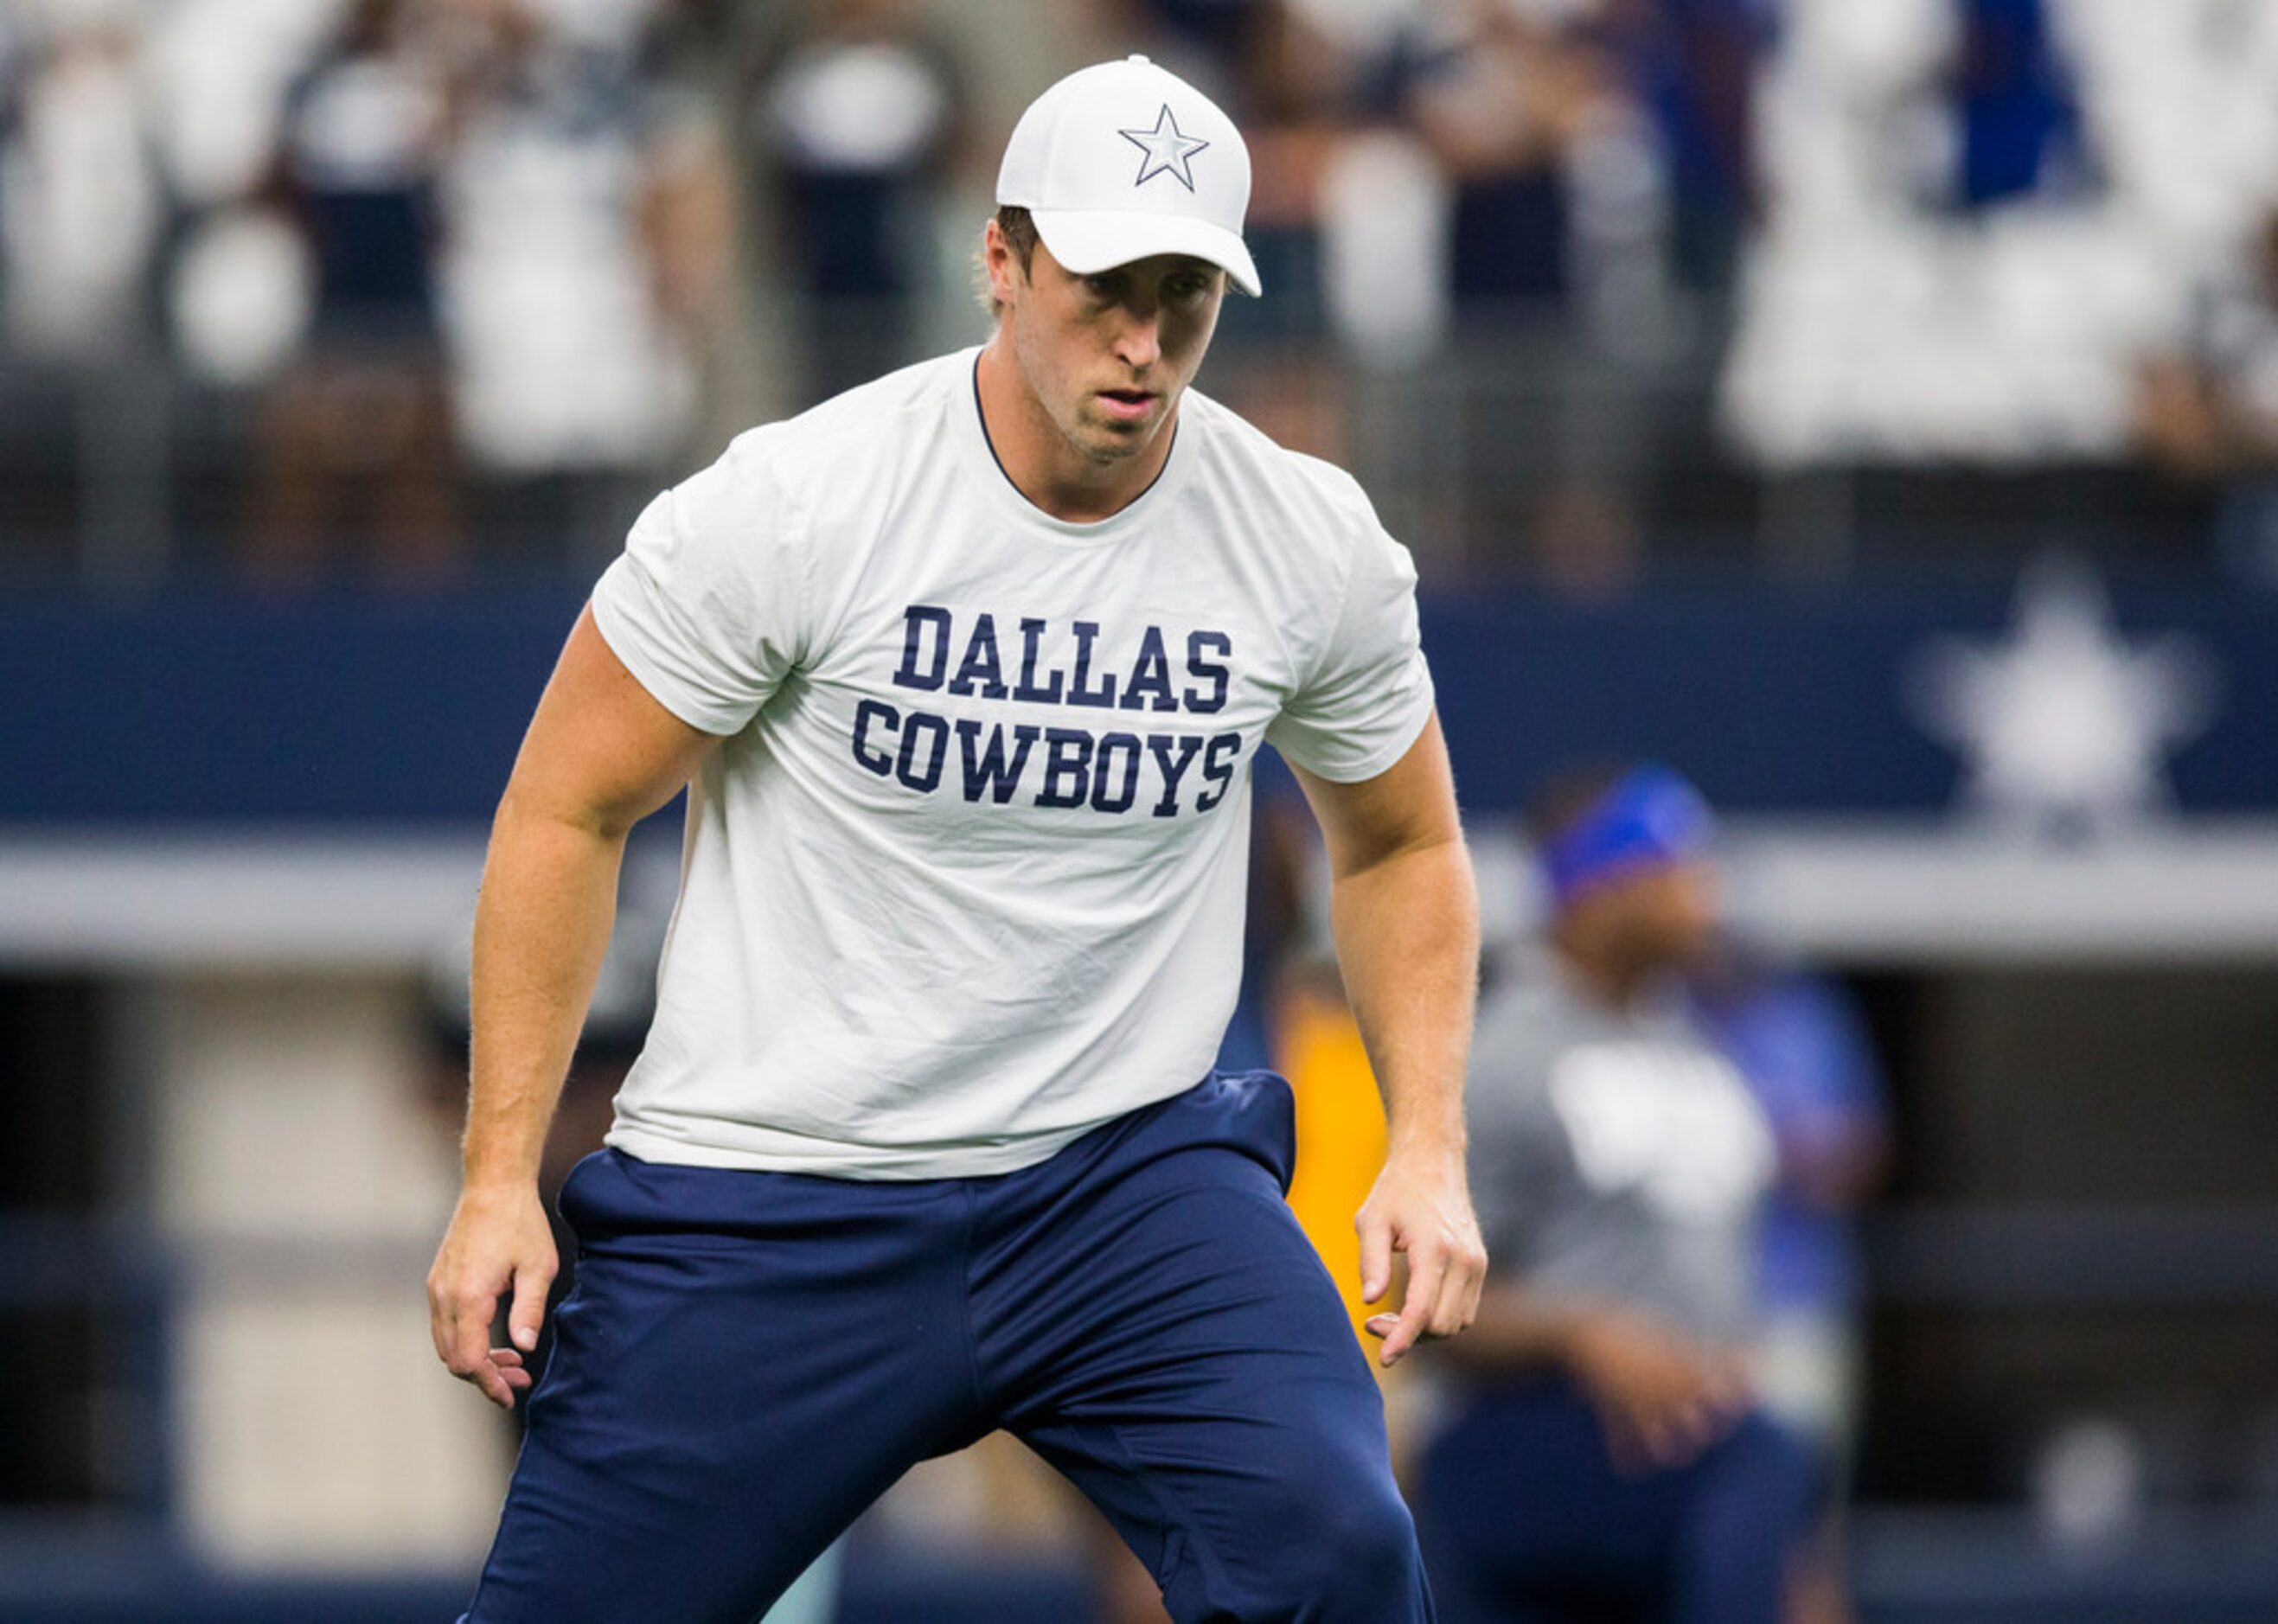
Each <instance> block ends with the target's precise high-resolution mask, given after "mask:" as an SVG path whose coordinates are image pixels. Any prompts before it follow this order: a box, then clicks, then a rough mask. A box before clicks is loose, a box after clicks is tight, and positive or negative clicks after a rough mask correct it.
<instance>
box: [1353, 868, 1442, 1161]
mask: <svg viewBox="0 0 2278 1624" xmlns="http://www.w3.org/2000/svg"><path fill="white" fill-rule="evenodd" d="M1330 918H1331V921H1332V925H1333V927H1334V931H1335V934H1336V942H1337V962H1338V964H1339V966H1340V968H1341V969H1342V972H1343V974H1344V982H1345V994H1346V996H1347V997H1348V998H1349V1000H1350V1001H1351V1003H1352V1007H1353V1015H1354V1018H1355V1019H1356V1020H1357V1022H1358V1023H1359V1026H1360V1033H1361V1041H1362V1042H1363V1043H1364V1044H1365V1046H1366V1047H1367V1049H1368V1056H1369V1063H1370V1064H1371V1065H1372V1066H1373V1067H1374V1069H1375V1071H1376V1078H1377V1086H1378V1087H1379V1088H1380V1090H1381V1091H1382V1092H1383V1094H1384V1109H1385V1117H1386V1121H1387V1126H1388V1134H1387V1139H1388V1146H1389V1151H1390V1154H1392V1155H1402V1154H1404V1153H1407V1152H1410V1151H1414V1152H1418V1153H1422V1154H1453V1155H1458V1156H1460V1155H1462V1153H1463V1149H1464V1066H1465V1064H1466V1063H1467V1061H1468V1058H1469V1054H1470V1048H1471V1033H1472V1003H1473V1001H1474V999H1475V997H1476V995H1477V993H1478V987H1479V901H1478V897H1477V895H1476V893H1475V892H1474V890H1473V888H1472V865H1471V858H1470V856H1469V854H1468V853H1467V852H1466V851H1465V850H1464V844H1463V842H1462V841H1461V840H1460V839H1456V840H1449V841H1444V842H1434V843H1433V844H1429V845H1424V846H1418V847H1412V848H1410V849H1409V850H1404V851H1401V852H1397V853H1395V854H1394V855H1392V856H1390V857H1387V858H1384V859H1383V860H1381V861H1380V862H1377V863H1375V864H1372V865H1370V866H1368V867H1366V868H1363V869H1358V870H1356V871H1354V872H1353V873H1348V874H1345V875H1342V876H1341V877H1340V878H1339V879H1338V880H1337V881H1336V885H1335V888H1334V892H1333V894H1332V896H1331V900H1330Z"/></svg>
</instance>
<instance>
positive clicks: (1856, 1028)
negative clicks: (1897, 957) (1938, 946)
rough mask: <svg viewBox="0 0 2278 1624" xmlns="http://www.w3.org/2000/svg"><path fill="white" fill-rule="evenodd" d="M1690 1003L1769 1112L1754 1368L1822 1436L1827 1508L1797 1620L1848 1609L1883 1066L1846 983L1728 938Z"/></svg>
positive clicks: (1770, 1393)
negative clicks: (1756, 955) (1851, 1501)
mask: <svg viewBox="0 0 2278 1624" xmlns="http://www.w3.org/2000/svg"><path fill="white" fill-rule="evenodd" d="M1692 995H1693V996H1692V1003H1693V1011H1694V1013H1695V1014H1696V1015H1697V1016H1698V1017H1699V1018H1700V1019H1701V1022H1702V1024H1703V1025H1704V1026H1705V1027H1706V1029H1707V1030H1708V1031H1709V1033H1711V1034H1713V1036H1714V1037H1715V1039H1716V1043H1717V1046H1718V1047H1719V1048H1722V1049H1723V1050H1724V1054H1725V1056H1727V1057H1728V1058H1729V1059H1731V1062H1732V1064H1734V1065H1736V1066H1738V1067H1739V1071H1740V1075H1741V1077H1742V1078H1743V1079H1746V1081H1747V1085H1748V1088H1749V1091H1750V1092H1751V1093H1753V1094H1754V1095H1755V1097H1756V1103H1757V1104H1758V1105H1759V1106H1760V1107H1762V1110H1763V1114H1764V1118H1765V1121H1766V1123H1767V1124H1768V1125H1770V1129H1771V1132H1772V1142H1773V1145H1774V1147H1776V1150H1777V1158H1778V1161H1777V1165H1778V1175H1777V1182H1776V1183H1775V1184H1774V1185H1773V1187H1772V1193H1771V1198H1770V1201H1769V1202H1768V1203H1767V1204H1766V1207H1765V1209H1764V1214H1763V1226H1762V1232H1761V1234H1760V1236H1759V1238H1758V1242H1757V1258H1758V1269H1759V1275H1758V1280H1757V1292H1758V1295H1759V1297H1760V1299H1761V1300H1762V1314H1763V1327H1762V1332H1761V1334H1760V1335H1759V1337H1758V1338H1757V1343H1756V1350H1755V1358H1754V1364H1753V1374H1754V1377H1755V1380H1756V1384H1757V1391H1758V1395H1759V1397H1760V1398H1761V1399H1762V1403H1763V1406H1764V1408H1765V1409H1766V1410H1767V1411H1768V1412H1769V1413H1770V1414H1773V1415H1776V1416H1777V1417H1778V1418H1779V1419H1780V1420H1781V1421H1782V1422H1785V1424H1786V1425H1788V1426H1789V1427H1791V1428H1793V1430H1796V1431H1797V1432H1799V1433H1801V1434H1802V1435H1803V1436H1805V1437H1808V1438H1810V1439H1811V1440H1812V1442H1813V1443H1814V1444H1816V1445H1817V1446H1818V1448H1819V1452H1820V1455H1821V1458H1822V1460H1824V1461H1825V1462H1826V1465H1827V1468H1828V1475H1829V1480H1830V1485H1831V1495H1830V1499H1831V1502H1832V1505H1831V1514H1830V1516H1829V1519H1828V1521H1827V1524H1826V1527H1825V1529H1824V1534H1823V1538H1822V1540H1821V1541H1820V1543H1819V1545H1818V1547H1817V1548H1816V1550H1815V1551H1814V1552H1812V1559H1811V1560H1809V1561H1808V1562H1800V1563H1798V1564H1797V1565H1796V1567H1795V1569H1794V1570H1793V1574H1792V1575H1791V1590H1790V1601H1791V1616H1792V1619H1793V1620H1794V1624H1837V1621H1838V1620H1845V1619H1847V1618H1848V1617H1849V1616H1850V1610H1849V1607H1848V1605H1847V1603H1846V1599H1845V1597H1844V1593H1843V1584H1842V1581H1841V1574H1842V1573H1843V1570H1844V1567H1845V1566H1846V1561H1845V1558H1844V1554H1843V1547H1844V1539H1843V1529H1842V1526H1841V1518H1840V1514H1839V1510H1838V1509H1837V1508H1839V1506H1840V1504H1841V1501H1842V1499H1843V1498H1844V1494H1845V1491H1846V1489H1847V1486H1848V1477H1849V1469H1850V1465H1851V1460H1852V1455H1853V1440H1854V1437H1855V1434H1856V1430H1857V1427H1858V1420H1859V1414H1860V1391H1859V1382H1860V1371H1861V1335H1862V1329H1863V1328H1862V1326H1861V1313H1862V1311H1863V1309H1864V1306H1865V1300H1866V1280H1865V1277H1864V1271H1863V1265H1862V1262H1861V1258H1860V1255H1859V1242H1858V1236H1857V1234H1856V1232H1855V1230H1854V1217H1855V1215H1856V1213H1857V1211H1858V1208H1859V1207H1860V1205H1861V1203H1862V1202H1863V1201H1865V1200H1866V1198H1867V1196H1868V1195H1869V1193H1870V1192H1871V1191H1872V1189H1873V1188H1874V1186H1875V1185H1876V1184H1877V1182H1878V1180H1879V1179H1880V1178H1881V1176H1882V1172H1883V1169H1884V1163H1885V1160H1886V1158H1887V1156H1888V1155H1889V1150H1890V1134H1889V1127H1888V1123H1887V1120H1886V1113H1885V1101H1884V1084H1883V1075H1882V1068H1881V1065H1880V1064H1879V1063H1878V1062H1877V1059H1876V1056H1875V1051H1874V1048H1873V1047H1872V1045H1871V1043H1870V1041H1869V1038H1868V1034H1867V1031H1866V1028H1865V1025H1864V1024H1863V1023H1862V1021H1861V1018H1860V1015H1859V1011H1858V1009H1857V1007H1856V1005H1855V1004H1854V1002H1853V1001H1852V999H1851V998H1850V996H1849V995H1847V994H1846V992H1845V990H1844V988H1843V987H1842V985H1841V984H1840V983H1839V982H1837V981H1835V980H1831V979H1829V978H1827V977H1824V976H1819V975H1814V974H1811V973H1808V972H1805V971H1802V970H1800V969H1797V968H1794V967H1792V966H1773V965H1770V964H1762V963H1759V962H1754V961H1752V960H1750V959H1748V958H1747V957H1745V956H1744V955H1743V954H1742V953H1741V952H1740V951H1739V949H1734V948H1732V947H1731V946H1730V945H1729V944H1728V945H1727V946H1726V947H1725V948H1724V949H1723V950H1721V951H1719V952H1718V953H1716V955H1715V956H1714V957H1711V958H1709V959H1708V960H1707V961H1705V962H1704V964H1703V965H1702V967H1701V970H1700V971H1699V972H1697V973H1696V974H1695V975H1694V976H1693V980H1692Z"/></svg>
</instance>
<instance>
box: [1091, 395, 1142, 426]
mask: <svg viewBox="0 0 2278 1624" xmlns="http://www.w3.org/2000/svg"><path fill="white" fill-rule="evenodd" d="M1099 399H1100V401H1101V403H1102V404H1103V405H1104V406H1105V408H1106V410H1107V415H1108V416H1111V417H1113V418H1117V419H1119V420H1120V421H1122V422H1126V423H1136V422H1137V421H1138V420H1139V419H1140V418H1142V417H1144V416H1146V415H1147V414H1148V412H1149V411H1150V410H1151V409H1153V408H1154V405H1155V396H1154V394H1153V393H1152V392H1151V391H1149V390H1145V389H1103V390H1101V391H1100V392H1099Z"/></svg>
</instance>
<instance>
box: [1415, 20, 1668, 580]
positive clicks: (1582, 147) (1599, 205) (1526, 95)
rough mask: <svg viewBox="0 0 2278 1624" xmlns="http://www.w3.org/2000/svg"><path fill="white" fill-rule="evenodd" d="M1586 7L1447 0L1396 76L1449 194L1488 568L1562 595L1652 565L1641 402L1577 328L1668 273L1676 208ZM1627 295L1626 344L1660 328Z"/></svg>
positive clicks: (1466, 420) (1468, 472)
mask: <svg viewBox="0 0 2278 1624" xmlns="http://www.w3.org/2000/svg"><path fill="white" fill-rule="evenodd" d="M1585 10H1586V8H1582V7H1560V6H1551V5H1538V4H1523V3H1522V0H1459V3H1451V4H1443V5H1441V6H1440V7H1438V8H1437V9H1436V10H1435V11H1433V13H1431V15H1430V20H1429V22H1428V23H1427V25H1426V27H1425V28H1423V29H1422V30H1421V31H1420V32H1418V34H1415V35H1414V36H1413V37H1412V39H1411V42H1410V47H1409V52H1408V60H1407V61H1406V62H1405V63H1404V65H1402V66H1401V67H1400V68H1399V70H1398V76H1399V77H1400V79H1401V80H1402V81H1403V83H1404V85H1405V90H1404V93H1403V97H1402V100H1403V106H1404V109H1405V111H1406V114H1407V118H1408V120H1409V122H1410V125H1411V126H1413V127H1414V129H1415V130H1416V132H1417V133H1418V134H1419V135H1421V137H1422V138H1423V140H1424V141H1425V144H1426V146H1427V147H1428V148H1429V149H1431V150H1432V152H1433V154H1434V156H1436V157H1437V158H1438V160H1439V162H1440V164H1441V167H1442V168H1443V170H1444V171H1445V172H1446V173H1447V176H1448V179H1449V185H1450V187H1451V200H1450V205H1449V210H1450V213H1449V227H1448V230H1449V246H1448V277H1449V296H1450V300H1451V302H1452V305H1453V309H1454V319H1455V324H1456V332H1455V335H1454V336H1455V340H1456V341H1455V345H1454V347H1453V350H1452V352H1451V354H1450V355H1449V358H1448V359H1449V372H1448V377H1449V380H1450V382H1451V383H1452V384H1453V385H1454V386H1455V387H1456V390H1457V392H1458V393H1457V395H1456V400H1455V402H1454V405H1455V406H1456V410H1457V412H1458V413H1459V414H1460V416H1459V417H1458V422H1459V423H1460V428H1459V430H1458V432H1459V433H1460V434H1461V436H1462V450H1461V454H1460V455H1461V458H1462V474H1463V486H1462V489H1463V492H1464V512H1463V513H1462V514H1461V515H1460V516H1459V517H1457V518H1456V521H1455V522H1456V523H1458V524H1459V525H1460V526H1461V529H1462V530H1463V545H1464V547H1465V549H1466V550H1467V551H1469V552H1471V553H1474V554H1480V555H1483V556H1482V557H1481V560H1480V561H1482V562H1485V563H1487V565H1488V566H1489V567H1490V568H1494V566H1496V565H1501V566H1502V567H1503V568H1509V566H1510V562H1511V561H1512V560H1513V555H1514V553H1517V554H1519V555H1521V556H1524V555H1525V554H1528V553H1531V554H1532V558H1531V562H1532V563H1533V567H1534V568H1535V569H1536V570H1537V571H1538V572H1539V573H1540V575H1541V576H1543V577H1544V578H1545V579H1546V580H1547V581H1548V582H1549V583H1551V584H1553V585H1555V586H1557V587H1560V588H1562V589H1565V590H1571V591H1581V592H1601V591H1609V590H1613V589H1617V588H1618V587H1620V586H1622V585H1624V584H1625V583H1627V582H1628V581H1629V580H1630V579H1631V578H1632V576H1634V574H1635V572H1636V569H1637V567H1638V552H1639V546H1640V534H1639V519H1638V515H1637V512H1636V508H1635V505H1634V502H1633V499H1632V495H1631V493H1630V487H1631V486H1632V484H1634V483H1635V472H1636V469H1635V464H1636V461H1637V454H1638V450H1639V446H1638V438H1639V436H1640V432H1641V431H1642V428H1643V423H1642V422H1641V416H1640V414H1641V410H1642V407H1643V402H1642V400H1640V398H1639V396H1638V394H1637V393H1636V391H1635V389H1634V387H1633V383H1634V380H1633V379H1632V378H1631V377H1628V376H1626V375H1625V374H1624V372H1623V371H1622V370H1620V369H1619V368H1617V367H1615V366H1612V365H1610V364H1609V362H1611V361H1612V360H1614V359H1615V355H1611V354H1609V353H1608V352H1607V350H1606V349H1605V348H1604V347H1603V346H1602V345H1601V344H1600V343H1598V342H1597V341H1596V340H1597V339H1599V338H1600V337H1601V332H1592V331H1589V330H1588V329H1587V328H1586V326H1585V325H1584V324H1583V323H1582V322H1580V321H1578V320H1577V319H1576V318H1578V317H1583V316H1588V315H1590V314H1591V312H1592V310H1593V309H1594V300H1595V297H1596V296H1597V295H1598V294H1601V293H1602V292H1604V291H1606V290H1607V289H1609V288H1613V289H1617V290H1618V289H1620V288H1621V286H1622V285H1623V284H1624V280H1625V278H1628V277H1629V276H1630V275H1631V274H1632V272H1633V271H1642V272H1643V273H1644V275H1645V276H1646V278H1647V282H1648V284H1650V282H1651V280H1652V278H1655V277H1657V276H1658V274H1659V263H1660V259H1661V256H1662V253H1663V248H1662V241H1661V237H1662V231H1663V216H1664V213H1665V210H1664V206H1663V177H1662V173H1661V171H1660V169H1659V162H1660V160H1659V156H1658V155H1657V154H1656V153H1655V151H1654V150H1653V149H1652V146H1651V142H1650V141H1649V138H1648V136H1647V126H1646V122H1645V119H1644V118H1643V116H1642V114H1641V113H1640V111H1639V108H1638V105H1637V103H1636V100H1635V97H1634V96H1633V95H1632V93H1631V92H1630V89H1629V88H1628V87H1627V86H1626V85H1625V84H1624V81H1623V79H1622V77H1621V75H1620V73H1619V72H1618V71H1617V64H1616V63H1615V61H1614V60H1613V59H1612V58H1610V57H1609V55H1608V53H1607V52H1606V51H1605V50H1602V49H1601V47H1599V46H1598V45H1597V44H1596V43H1595V42H1593V41H1591V40H1590V39H1589V38H1588V37H1587V36H1586V34H1585V32H1584V31H1583V30H1582V29H1580V28H1579V27H1577V26H1576V19H1577V18H1579V16H1581V15H1582V14H1583V13H1584V11H1585ZM1624 302H1625V303H1627V304H1628V305H1630V306H1631V307H1632V308H1630V309H1628V311H1627V314H1626V316H1624V318H1623V320H1622V321H1621V322H1618V323H1613V324H1608V323H1603V322H1601V323H1599V324H1598V326H1599V327H1600V328H1601V330H1602V332H1606V333H1610V334H1612V335H1613V336H1614V337H1615V339H1616V340H1617V342H1621V341H1625V340H1626V339H1633V338H1635V337H1637V336H1639V335H1640V334H1642V333H1643V332H1645V331H1646V325H1645V324H1642V323H1640V322H1639V321H1638V319H1637V316H1638V312H1637V310H1636V309H1635V308H1634V304H1635V301H1633V300H1632V301H1624ZM1530 404H1531V405H1532V407H1533V409H1532V410H1526V409H1524V408H1526V407H1527V406H1529V405H1530ZM1514 408H1521V409H1517V410H1515V409H1514ZM1522 424H1525V425H1529V426H1533V427H1536V428H1539V429H1540V432H1532V433H1531V432H1526V431H1525V430H1524V429H1523V428H1522V427H1521V425H1522Z"/></svg>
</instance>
